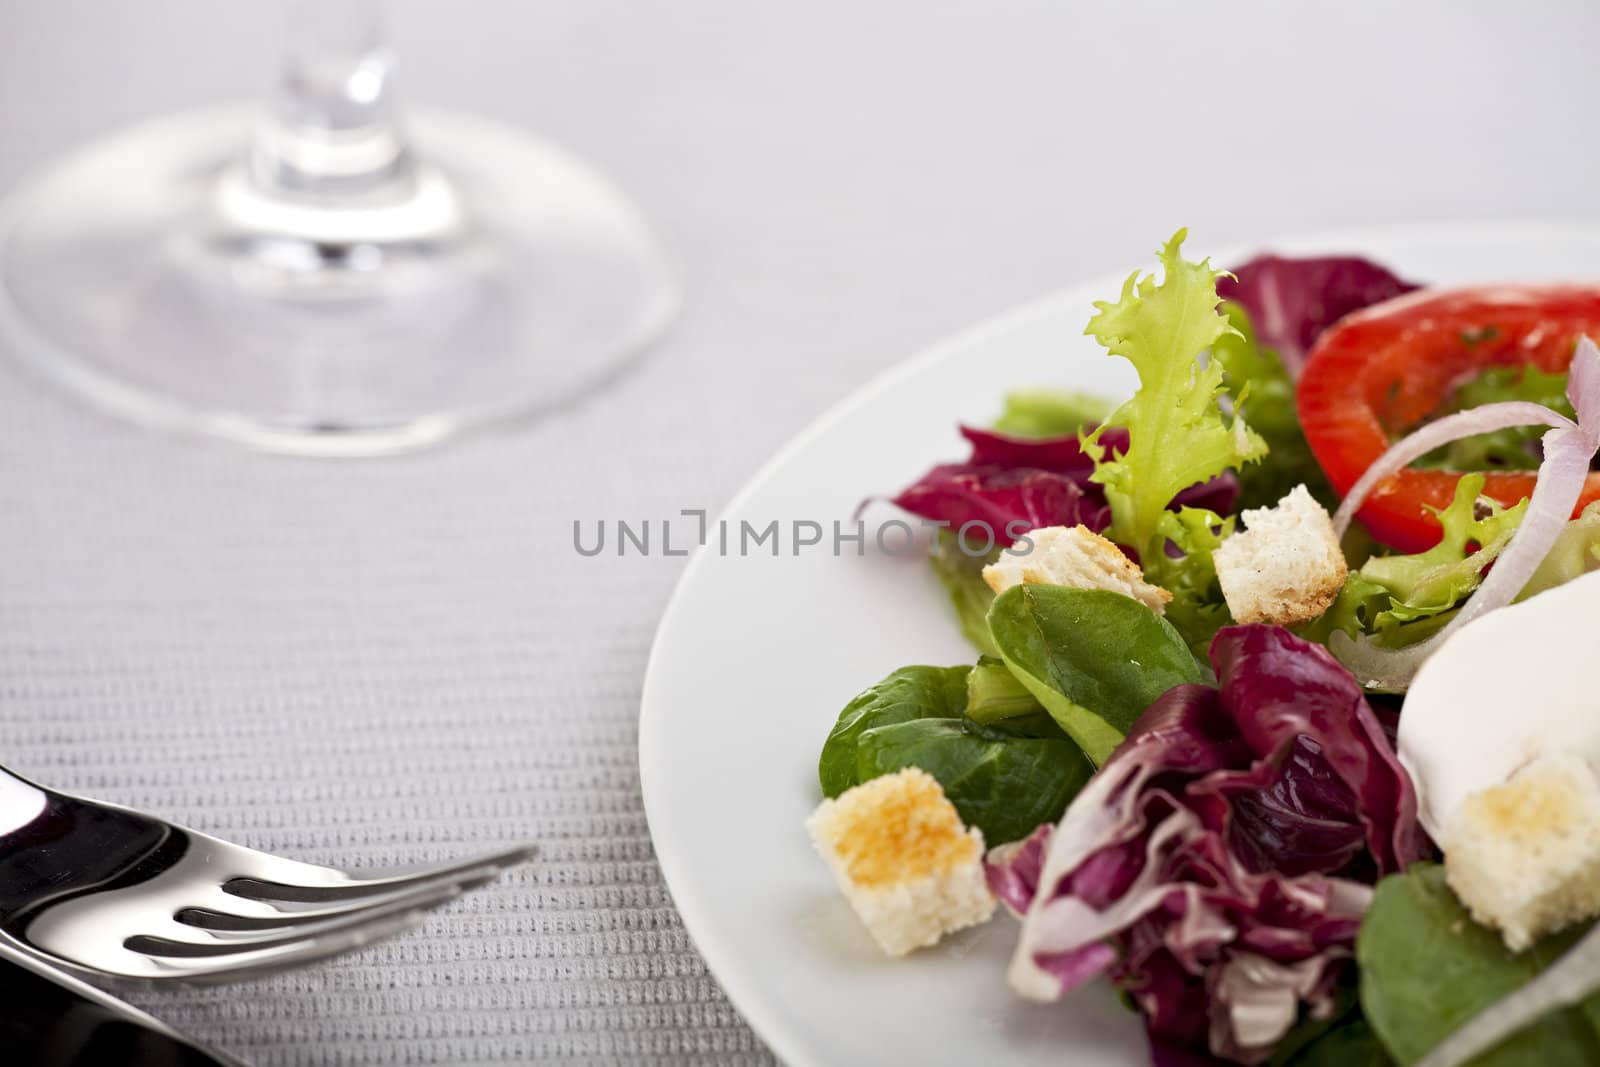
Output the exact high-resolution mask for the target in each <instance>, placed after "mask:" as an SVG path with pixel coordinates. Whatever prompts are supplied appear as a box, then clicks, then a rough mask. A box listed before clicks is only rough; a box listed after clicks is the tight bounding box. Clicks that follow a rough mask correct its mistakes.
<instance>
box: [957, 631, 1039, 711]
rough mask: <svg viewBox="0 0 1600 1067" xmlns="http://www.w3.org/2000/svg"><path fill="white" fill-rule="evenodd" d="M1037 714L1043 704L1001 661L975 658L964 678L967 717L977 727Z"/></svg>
mask: <svg viewBox="0 0 1600 1067" xmlns="http://www.w3.org/2000/svg"><path fill="white" fill-rule="evenodd" d="M986 629H987V627H986ZM1041 711H1044V705H1042V704H1040V703H1039V701H1038V699H1037V698H1036V697H1035V696H1034V695H1033V693H1032V692H1030V691H1029V689H1028V687H1027V686H1025V685H1023V684H1022V683H1021V682H1019V681H1018V680H1017V676H1016V675H1014V674H1012V673H1011V668H1010V667H1007V666H1006V661H1005V660H1003V659H1000V658H998V657H996V656H980V657H978V663H977V665H976V666H975V667H973V668H972V673H970V674H968V675H967V718H969V719H971V720H972V721H973V722H975V723H978V724H979V725H980V726H992V725H994V724H995V723H997V722H1000V721H1002V720H1004V719H1015V718H1019V717H1021V716H1023V715H1032V714H1034V713H1036V712H1041Z"/></svg>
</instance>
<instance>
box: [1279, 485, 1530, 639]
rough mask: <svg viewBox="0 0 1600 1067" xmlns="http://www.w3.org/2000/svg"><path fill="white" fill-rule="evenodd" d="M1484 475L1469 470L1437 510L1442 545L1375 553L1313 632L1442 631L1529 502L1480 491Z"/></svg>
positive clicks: (1381, 635) (1399, 635) (1414, 635)
mask: <svg viewBox="0 0 1600 1067" xmlns="http://www.w3.org/2000/svg"><path fill="white" fill-rule="evenodd" d="M1483 483H1484V476H1483V475H1482V474H1465V475H1462V476H1461V480H1460V481H1459V482H1457V483H1456V495H1455V498H1454V499H1453V500H1451V502H1450V505H1449V506H1448V507H1446V508H1445V509H1444V510H1443V511H1439V512H1436V514H1437V515H1438V516H1439V525H1440V526H1441V527H1442V530H1443V533H1442V536H1441V538H1440V540H1439V543H1438V544H1437V545H1434V546H1433V547H1432V548H1430V549H1428V550H1427V551H1426V552H1419V553H1416V554H1415V555H1409V556H1373V557H1371V558H1370V559H1368V560H1367V561H1366V562H1365V563H1363V564H1362V565H1361V569H1360V570H1358V571H1354V572H1352V573H1351V575H1350V577H1349V578H1348V579H1347V580H1346V582H1345V586H1344V588H1343V589H1342V590H1340V593H1339V597H1338V599H1337V600H1335V601H1334V603H1333V606H1332V607H1331V608H1329V609H1328V611H1327V613H1326V614H1325V615H1324V616H1323V617H1322V619H1320V620H1318V622H1317V623H1314V624H1312V626H1311V628H1310V629H1309V630H1308V631H1307V634H1308V636H1317V637H1319V638H1320V639H1326V636H1327V635H1328V634H1330V633H1332V632H1333V631H1334V630H1342V631H1344V632H1345V633H1347V634H1349V635H1350V636H1351V637H1359V636H1362V635H1366V636H1369V637H1371V638H1373V639H1374V640H1375V641H1376V642H1377V643H1378V644H1379V645H1381V646H1383V647H1385V648H1399V647H1402V646H1404V645H1409V644H1414V643H1416V642H1417V641H1421V640H1423V639H1425V638H1427V637H1429V636H1431V635H1432V634H1433V633H1434V632H1436V631H1437V630H1439V629H1442V628H1443V627H1444V626H1445V625H1446V624H1447V623H1448V622H1449V621H1450V618H1451V617H1452V616H1453V614H1454V612H1455V610H1456V609H1457V608H1458V607H1460V605H1461V602H1462V601H1464V600H1466V599H1467V597H1468V596H1470V595H1471V594H1472V591H1473V590H1474V589H1476V588H1478V586H1479V584H1480V583H1482V581H1483V571H1484V568H1486V567H1487V566H1488V565H1489V564H1490V563H1491V562H1493V561H1494V558H1495V557H1496V556H1498V555H1499V554H1500V552H1501V550H1502V549H1504V548H1505V546H1506V545H1507V544H1508V543H1509V542H1510V540H1511V537H1512V535H1513V534H1514V533H1516V531H1517V526H1518V524H1519V523H1521V522H1522V516H1523V513H1524V512H1525V511H1527V508H1528V503H1527V501H1523V502H1521V503H1519V504H1518V505H1517V506H1516V507H1513V508H1507V507H1503V506H1501V505H1500V504H1499V503H1497V502H1496V501H1494V500H1491V499H1489V498H1488V497H1480V496H1479V495H1478V494H1479V493H1480V492H1482V490H1483Z"/></svg>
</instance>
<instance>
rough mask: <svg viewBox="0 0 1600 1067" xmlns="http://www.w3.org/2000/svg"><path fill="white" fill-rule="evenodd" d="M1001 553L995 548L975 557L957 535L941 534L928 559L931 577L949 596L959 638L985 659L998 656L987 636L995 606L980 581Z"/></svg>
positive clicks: (992, 595)
mask: <svg viewBox="0 0 1600 1067" xmlns="http://www.w3.org/2000/svg"><path fill="white" fill-rule="evenodd" d="M1000 551H1001V550H1000V549H999V548H998V547H997V548H994V549H992V550H990V552H989V553H988V554H987V555H985V554H983V553H974V552H972V551H969V550H968V549H964V548H963V547H962V544H961V540H960V535H959V534H957V533H954V532H953V531H950V530H940V531H939V533H938V536H937V537H935V538H934V539H933V551H932V553H931V554H930V556H929V559H930V560H931V562H932V563H933V573H934V574H936V575H937V576H938V578H939V581H940V583H941V584H942V585H943V586H944V588H945V591H946V592H947V593H949V594H950V603H951V604H952V605H953V606H954V607H955V609H956V620H957V621H958V622H959V623H960V624H961V634H962V636H964V637H965V638H966V639H967V640H968V641H971V642H972V645H973V647H974V648H976V649H977V650H978V651H979V652H981V653H983V654H984V655H986V656H998V655H999V654H1000V652H999V650H998V649H996V648H995V646H994V639H993V638H992V637H990V636H989V605H991V604H993V603H994V590H993V589H990V588H989V583H988V582H985V581H984V580H983V568H984V566H985V565H987V564H990V563H993V562H994V561H995V560H996V559H997V558H998V557H999V555H1000Z"/></svg>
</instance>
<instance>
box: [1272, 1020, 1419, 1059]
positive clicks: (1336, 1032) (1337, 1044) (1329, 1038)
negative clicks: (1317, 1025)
mask: <svg viewBox="0 0 1600 1067" xmlns="http://www.w3.org/2000/svg"><path fill="white" fill-rule="evenodd" d="M1272 1062H1273V1063H1274V1064H1276V1063H1277V1062H1278V1061H1277V1060H1276V1058H1274V1060H1273V1061H1272ZM1283 1062H1284V1063H1285V1064H1287V1067H1394V1059H1393V1057H1391V1056H1390V1055H1389V1053H1388V1051H1387V1050H1386V1049H1385V1048H1384V1047H1383V1042H1382V1041H1380V1040H1378V1035H1377V1034H1376V1033H1374V1032H1373V1029H1372V1025H1371V1024H1370V1023H1368V1022H1367V1021H1366V1020H1365V1019H1363V1018H1361V1017H1359V1016H1357V1017H1356V1018H1354V1019H1351V1020H1349V1021H1347V1022H1341V1023H1339V1024H1338V1025H1336V1026H1333V1027H1331V1028H1329V1029H1328V1030H1327V1031H1326V1032H1325V1033H1323V1034H1322V1035H1321V1036H1320V1037H1318V1038H1317V1039H1316V1040H1314V1041H1312V1042H1310V1043H1309V1044H1306V1045H1304V1046H1302V1047H1301V1048H1299V1049H1297V1050H1296V1051H1295V1053H1294V1055H1292V1056H1291V1057H1289V1058H1288V1059H1287V1060H1285V1061H1283Z"/></svg>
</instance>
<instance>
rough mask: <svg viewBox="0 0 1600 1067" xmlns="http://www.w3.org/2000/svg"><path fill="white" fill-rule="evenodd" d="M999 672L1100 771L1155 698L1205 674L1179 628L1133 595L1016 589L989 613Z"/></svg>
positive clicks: (1205, 677) (1029, 587) (1048, 588)
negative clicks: (1005, 670) (1012, 678)
mask: <svg viewBox="0 0 1600 1067" xmlns="http://www.w3.org/2000/svg"><path fill="white" fill-rule="evenodd" d="M989 631H990V633H991V634H992V635H993V636H994V640H995V644H996V645H998V646H999V648H1000V655H1001V656H1002V657H1003V658H1004V659H1005V662H1006V666H1008V667H1010V668H1011V672H1012V673H1013V674H1015V675H1016V676H1017V679H1018V680H1019V681H1020V682H1022V684H1023V685H1025V686H1027V687H1028V689H1029V691H1030V692H1032V693H1033V695H1034V696H1035V697H1036V698H1037V699H1038V701H1039V703H1041V704H1043V705H1044V707H1045V710H1047V711H1048V712H1049V713H1050V715H1051V717H1052V718H1054V719H1055V721H1056V722H1057V723H1058V724H1059V725H1060V726H1061V728H1062V729H1063V730H1065V731H1066V733H1067V734H1068V736H1070V737H1071V738H1072V739H1073V740H1074V741H1076V742H1077V743H1078V745H1079V746H1080V747H1081V748H1082V749H1083V751H1084V753H1085V754H1086V755H1087V756H1088V757H1089V758H1090V759H1091V760H1093V761H1094V763H1095V765H1096V766H1098V765H1099V764H1101V763H1104V762H1105V760H1106V757H1107V756H1109V755H1111V751H1112V750H1113V749H1114V748H1116V747H1117V745H1118V744H1120V743H1121V741H1122V738H1123V737H1124V736H1125V735H1126V734H1127V732H1128V728H1129V727H1130V726H1132V725H1133V723H1134V720H1136V719H1137V718H1138V717H1139V716H1140V714H1142V713H1143V712H1144V709H1145V708H1147V707H1149V706H1150V704H1151V703H1152V702H1153V701H1154V700H1155V699H1156V698H1157V697H1159V696H1160V695H1161V694H1163V693H1165V692H1166V691H1167V690H1168V689H1171V688H1172V687H1173V686H1175V685H1182V684H1184V683H1185V682H1205V681H1208V680H1209V676H1208V675H1209V672H1207V671H1206V670H1205V668H1203V667H1202V666H1201V665H1200V664H1199V663H1198V662H1197V661H1196V660H1195V658H1194V656H1193V655H1192V654H1191V653H1190V652H1189V648H1188V646H1187V645H1186V644H1185V643H1184V640H1183V638H1182V636H1180V635H1179V633H1178V631H1176V630H1174V629H1173V628H1172V626H1171V625H1170V624H1169V623H1167V622H1166V621H1165V620H1164V619H1162V618H1161V617H1160V616H1158V615H1156V613H1155V612H1153V611H1151V610H1150V609H1149V608H1147V607H1145V606H1144V605H1143V604H1141V603H1139V602H1138V601H1137V600H1134V599H1132V598H1131V597H1126V596H1123V595H1122V594H1120V593H1112V592H1108V591H1106V590H1103V589H1067V588H1065V587H1063V586H1055V585H1019V586H1016V587H1015V588H1012V589H1007V590H1006V591H1005V592H1004V593H1002V594H1000V596H999V597H997V598H996V599H995V602H994V607H992V608H990V609H989Z"/></svg>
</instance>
